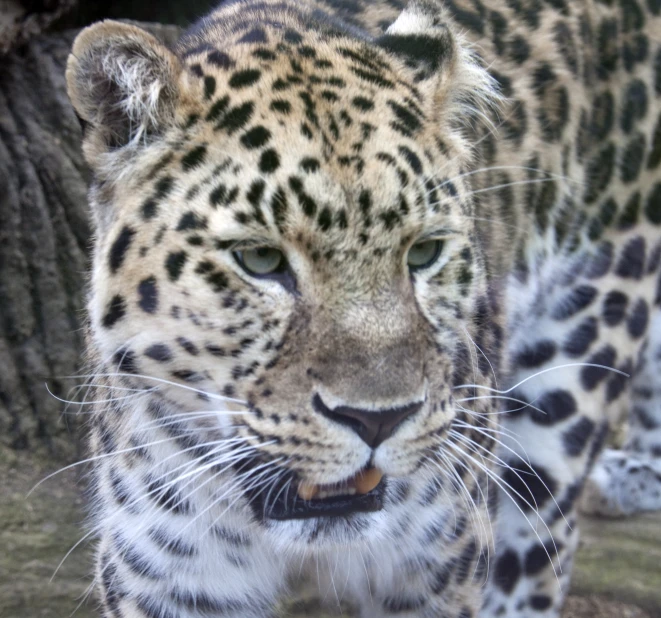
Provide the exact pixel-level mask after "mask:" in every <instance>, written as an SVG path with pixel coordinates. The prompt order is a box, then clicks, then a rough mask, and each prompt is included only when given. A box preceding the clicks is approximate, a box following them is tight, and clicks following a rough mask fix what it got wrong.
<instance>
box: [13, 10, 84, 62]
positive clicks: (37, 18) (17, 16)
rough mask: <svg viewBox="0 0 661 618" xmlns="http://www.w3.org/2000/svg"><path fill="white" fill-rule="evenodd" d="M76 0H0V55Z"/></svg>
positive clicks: (42, 30) (48, 23)
mask: <svg viewBox="0 0 661 618" xmlns="http://www.w3.org/2000/svg"><path fill="white" fill-rule="evenodd" d="M76 4H77V0H0V55H2V54H5V53H7V52H8V51H9V50H10V49H11V48H12V47H14V46H15V45H21V44H23V43H26V42H27V41H28V40H29V39H31V38H32V37H34V36H35V35H37V34H39V33H41V32H44V31H45V30H46V29H47V28H48V27H49V26H50V25H51V24H52V23H54V22H55V21H57V20H58V19H60V18H61V17H62V16H63V15H66V14H67V13H68V12H69V11H71V9H72V8H73V7H74V6H75V5H76Z"/></svg>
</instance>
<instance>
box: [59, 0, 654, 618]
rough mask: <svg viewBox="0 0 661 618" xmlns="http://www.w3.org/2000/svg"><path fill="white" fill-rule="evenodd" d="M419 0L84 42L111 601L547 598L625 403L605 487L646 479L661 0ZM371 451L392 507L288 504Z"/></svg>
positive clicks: (407, 611)
mask: <svg viewBox="0 0 661 618" xmlns="http://www.w3.org/2000/svg"><path fill="white" fill-rule="evenodd" d="M400 4H401V3H400V2H398V1H397V0H391V1H388V2H383V3H376V2H362V3H361V2H350V3H349V2H340V1H338V2H333V1H331V0H329V2H325V3H321V2H311V1H307V0H301V1H300V2H297V1H295V0H262V1H257V0H241V1H232V2H225V3H223V4H221V5H220V7H219V8H218V9H217V10H216V11H215V12H213V13H212V14H211V15H209V16H208V17H207V18H205V19H204V20H202V21H201V22H200V23H199V24H198V25H197V26H195V27H194V28H192V29H191V30H190V31H189V32H188V33H187V34H186V35H184V37H183V38H182V39H181V41H180V43H179V44H178V46H177V47H176V49H174V50H172V51H171V50H168V49H166V48H165V47H163V46H161V45H160V44H159V43H157V42H156V41H155V40H154V39H152V38H151V37H149V35H147V34H146V33H144V32H142V31H141V30H139V29H137V28H135V27H133V26H127V25H121V24H116V23H112V22H106V23H103V24H100V25H97V26H93V27H92V28H90V29H88V30H86V31H84V32H83V33H82V34H81V35H80V37H79V39H78V40H77V42H76V44H75V46H74V50H73V53H72V56H71V59H70V63H69V68H68V82H69V89H70V94H71V98H72V101H73V103H74V106H75V107H76V110H77V112H78V114H79V115H80V116H81V117H82V119H83V120H84V121H86V123H87V124H88V125H89V126H88V127H87V133H86V137H85V144H84V147H85V153H86V156H87V158H88V161H89V162H90V164H91V165H92V167H93V169H94V173H95V177H94V184H93V187H92V191H91V201H92V209H93V212H94V215H95V219H96V226H97V236H96V243H95V259H94V269H93V274H92V281H91V295H90V302H89V309H90V335H89V350H90V357H91V360H92V362H93V364H94V373H95V376H96V377H95V382H96V384H97V387H98V388H97V390H96V398H97V400H98V401H97V402H96V403H95V404H94V405H95V410H94V415H93V419H94V422H93V430H92V438H91V446H92V452H93V454H94V455H95V456H97V459H96V463H95V479H96V480H95V489H94V494H95V498H96V502H95V505H94V517H95V524H96V526H97V530H98V534H99V544H98V570H97V581H98V589H99V592H100V598H101V603H102V607H103V610H102V612H103V615H104V616H106V617H107V618H110V617H113V618H119V617H126V618H129V617H130V618H202V617H209V618H210V617H220V616H228V617H236V618H239V617H241V618H250V617H252V618H257V617H259V618H263V617H265V616H273V615H275V612H276V606H277V603H278V600H279V599H281V598H283V597H284V596H286V595H287V594H288V590H289V589H290V585H291V584H292V582H293V581H294V580H295V579H296V577H297V575H298V574H300V573H301V572H312V573H313V574H314V575H313V579H314V578H316V579H318V581H319V585H320V587H321V588H322V596H325V598H326V599H327V600H328V601H329V602H330V603H331V604H333V603H334V602H336V601H337V600H338V599H347V600H349V601H351V602H352V603H353V604H354V605H355V606H356V607H357V610H358V611H359V613H360V616H362V617H363V618H367V617H374V618H380V617H385V616H399V617H405V616H408V617H417V618H423V617H432V616H434V617H441V616H442V617H444V618H471V617H475V616H478V615H480V616H483V618H491V617H495V616H505V617H507V618H515V617H523V616H540V617H547V618H548V617H552V616H558V614H559V611H560V608H561V605H562V599H563V595H564V593H565V592H566V589H567V584H568V578H569V575H570V572H571V561H572V556H573V552H574V550H575V547H576V542H577V532H576V526H575V509H576V501H577V498H578V496H579V495H580V493H581V489H582V487H583V485H584V484H585V481H586V478H587V477H588V475H589V474H590V470H591V469H593V464H594V462H595V459H596V458H597V456H598V454H599V452H600V450H601V448H602V445H603V442H604V438H605V436H606V434H607V429H608V425H609V423H610V422H612V421H613V419H614V418H615V417H616V415H617V413H619V411H620V410H621V409H623V408H626V409H631V410H632V411H633V415H632V417H633V421H632V424H631V430H630V439H629V443H628V445H627V447H626V450H625V451H623V452H621V453H617V454H613V453H611V454H610V455H609V456H608V458H606V459H605V460H604V462H605V463H604V464H603V465H600V464H599V463H597V465H596V467H595V468H594V472H593V474H592V476H591V477H590V495H592V496H594V499H593V502H592V504H593V506H594V508H595V509H596V510H600V511H605V512H608V513H613V512H632V511H635V510H637V509H640V508H661V497H660V494H659V492H660V487H661V481H660V480H659V478H661V477H660V475H659V472H660V470H659V468H660V467H661V466H660V465H659V461H660V459H661V391H660V390H659V386H658V383H657V382H658V379H657V380H656V381H655V376H657V378H658V375H659V372H660V370H661V341H659V339H660V336H659V332H661V317H660V316H661V312H660V311H659V304H660V301H661V299H660V295H661V279H660V276H659V273H660V263H661V2H659V1H658V0H614V1H612V2H593V1H589V0H585V1H577V2H573V1H572V2H570V1H568V0H567V1H565V0H556V1H554V2H551V1H548V2H542V1H541V0H470V1H468V0H466V2H461V1H458V2H450V1H447V2H441V1H432V0H413V1H412V2H411V3H410V4H409V5H408V6H407V7H406V8H405V9H404V7H403V6H400ZM402 10H403V11H404V12H402ZM391 24H392V25H391ZM386 27H389V29H388V31H387V33H385V32H384V28H386ZM425 243H426V244H425ZM430 243H431V245H430ZM420 246H425V247H426V246H434V247H436V248H437V249H440V251H437V252H436V254H434V256H433V258H432V259H430V260H429V261H428V262H427V263H425V265H424V267H416V268H413V267H410V268H409V266H408V265H407V260H408V264H411V259H410V255H411V252H413V251H415V250H417V249H416V248H418V249H419V247H420ZM251 247H272V248H275V249H276V250H278V251H280V252H282V255H284V256H286V262H283V264H285V266H282V267H279V270H276V271H273V272H271V273H268V274H265V275H260V276H256V275H255V272H254V271H250V270H249V269H248V270H246V268H245V266H246V264H245V263H243V266H242V265H241V263H240V259H244V258H243V257H241V256H244V254H245V252H250V251H251ZM253 253H255V254H256V253H258V252H255V251H253ZM267 253H268V252H267ZM260 255H261V254H260ZM407 256H409V257H407ZM237 260H239V261H237ZM655 325H656V327H655ZM611 368H612V369H615V370H616V371H612V370H611ZM625 374H631V375H632V376H633V378H632V382H631V384H630V382H629V380H628V379H627V377H626V375H625ZM322 402H323V403H322ZM407 406H409V407H410V406H413V408H415V412H414V413H413V412H408V413H407V416H406V418H404V420H402V421H401V423H399V424H398V425H397V424H393V426H392V427H390V428H389V430H388V433H387V435H385V436H384V439H383V440H382V441H380V442H379V441H372V442H370V440H368V439H366V438H365V435H364V434H363V433H361V432H363V430H365V427H366V425H365V424H361V422H362V421H356V420H355V419H357V418H360V419H365V418H369V419H373V418H375V417H378V418H379V419H380V418H383V419H386V418H390V416H389V415H392V414H393V413H394V412H393V411H395V412H397V414H400V411H401V410H404V409H406V410H409V407H407ZM413 408H410V409H411V410H412V409H413ZM347 411H349V412H347ZM347 414H353V415H354V416H353V417H352V418H353V419H354V420H351V421H348V420H347V418H348V417H347ZM369 422H372V421H371V420H369V421H365V423H369ZM379 422H380V421H379ZM384 423H385V421H384ZM383 426H384V425H383V424H382V425H379V427H380V428H379V432H381V431H382V430H383ZM366 466H368V467H371V468H378V469H379V470H381V471H382V472H383V473H384V474H385V477H384V480H383V481H382V483H383V484H382V486H381V487H383V488H384V489H383V505H382V506H383V508H381V509H380V510H373V511H366V512H356V513H352V514H349V515H335V516H320V517H312V518H306V519H287V520H281V519H277V518H274V517H270V516H269V513H271V514H272V513H273V511H269V509H270V508H272V507H273V505H274V504H275V503H277V502H278V500H280V501H282V500H283V496H284V500H285V502H286V500H287V499H289V498H288V497H289V496H290V494H292V492H294V493H295V489H296V487H297V486H302V485H299V484H300V483H307V484H313V485H322V484H324V485H325V484H332V483H339V482H342V481H343V480H345V479H348V478H350V477H353V476H354V475H355V474H356V473H357V472H358V471H360V470H361V469H364V468H365V467H366ZM637 477H638V478H643V479H644V481H643V482H642V484H641V483H640V482H638V481H636V482H632V479H634V478H637ZM641 487H642V490H641ZM292 495H293V494H292ZM292 500H294V498H292ZM485 580H488V584H487V585H486V586H485V585H484V582H485Z"/></svg>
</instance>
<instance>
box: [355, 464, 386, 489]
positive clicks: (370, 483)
mask: <svg viewBox="0 0 661 618" xmlns="http://www.w3.org/2000/svg"><path fill="white" fill-rule="evenodd" d="M382 478H383V472H381V470H379V469H378V468H369V469H368V470H365V472H363V473H361V474H359V475H358V476H356V480H355V485H356V492H358V493H359V494H366V493H368V492H370V491H372V490H373V489H374V488H375V487H376V486H377V485H378V484H379V483H380V482H381V479H382Z"/></svg>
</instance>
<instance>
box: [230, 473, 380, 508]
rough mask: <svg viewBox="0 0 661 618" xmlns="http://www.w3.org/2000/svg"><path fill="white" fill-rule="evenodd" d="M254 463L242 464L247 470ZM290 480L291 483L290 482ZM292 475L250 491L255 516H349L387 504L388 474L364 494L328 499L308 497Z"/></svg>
mask: <svg viewBox="0 0 661 618" xmlns="http://www.w3.org/2000/svg"><path fill="white" fill-rule="evenodd" d="M249 465H251V462H248V463H246V462H244V464H243V465H242V466H241V468H243V471H244V472H245V470H246V467H247V466H249ZM244 466H246V467H244ZM288 481H289V482H288ZM296 486H297V483H296V480H295V478H294V476H293V474H292V476H291V477H290V478H289V479H284V480H283V481H281V482H280V483H279V485H278V486H277V487H270V488H268V489H266V490H257V491H248V492H247V496H248V499H249V502H250V505H251V507H252V509H253V512H254V514H255V517H256V518H257V519H260V520H262V521H265V520H276V521H288V520H294V519H312V518H320V517H328V518H333V517H349V516H351V515H354V514H357V513H373V512H376V511H380V510H381V509H383V507H384V502H385V501H384V497H385V491H386V487H387V479H386V478H385V477H384V478H382V479H381V481H380V482H379V484H378V485H377V486H376V487H374V488H373V489H372V490H371V491H368V492H366V493H364V494H358V493H355V494H353V495H336V496H332V497H327V498H320V499H315V498H312V499H310V500H304V499H303V498H301V497H300V496H299V495H298V493H297V491H296V489H295V488H296Z"/></svg>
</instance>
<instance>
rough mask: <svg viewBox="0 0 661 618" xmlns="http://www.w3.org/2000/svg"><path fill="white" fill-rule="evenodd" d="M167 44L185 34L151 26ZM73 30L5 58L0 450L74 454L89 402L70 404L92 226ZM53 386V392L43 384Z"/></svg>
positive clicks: (0, 91) (0, 154)
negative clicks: (71, 79)
mask: <svg viewBox="0 0 661 618" xmlns="http://www.w3.org/2000/svg"><path fill="white" fill-rule="evenodd" d="M149 29H150V30H151V31H152V33H153V34H155V35H156V36H159V37H160V38H162V39H163V40H165V41H166V42H172V41H173V40H175V39H176V36H177V32H178V30H177V29H176V28H174V27H169V26H154V27H150V28H149ZM75 35H76V32H75V31H67V32H65V33H60V34H57V35H45V36H40V37H38V38H35V39H33V40H32V41H30V42H29V43H27V44H26V45H25V46H23V47H21V48H17V49H15V50H14V51H12V52H11V53H10V54H8V55H6V56H5V57H4V58H3V59H2V62H1V63H0V450H2V448H13V449H30V451H31V452H33V453H35V454H37V453H39V452H42V453H43V454H45V455H46V454H47V455H49V456H55V457H57V458H58V459H70V458H71V457H73V456H74V455H75V453H76V451H77V445H76V440H75V437H74V436H75V431H74V430H75V428H76V427H77V426H78V425H79V424H80V423H79V419H81V420H84V418H85V414H84V413H85V411H86V408H85V406H69V410H68V413H67V414H63V411H64V409H65V406H64V405H63V404H62V402H60V401H59V400H58V399H56V398H55V397H53V396H52V395H51V394H49V392H48V390H49V389H50V390H51V391H52V393H53V394H54V395H55V396H56V397H63V398H66V399H69V398H71V395H70V393H71V392H72V390H71V389H72V388H74V387H76V386H77V385H78V384H81V383H82V382H83V381H84V380H83V378H78V379H71V378H70V377H68V376H74V375H76V374H77V373H80V371H81V369H82V368H83V363H81V354H82V343H83V324H84V298H85V281H86V271H87V268H88V264H89V249H90V231H91V230H90V222H89V218H88V212H87V185H88V181H89V170H88V169H87V166H86V165H85V162H84V160H83V157H82V153H81V148H80V142H81V131H80V125H79V123H78V120H77V119H76V116H75V114H74V112H73V109H72V107H71V105H70V103H69V100H68V98H67V94H66V86H65V80H64V69H65V65H66V59H67V55H68V53H69V50H70V48H71V44H72V43H73V40H74V38H75ZM46 385H48V388H47V387H46Z"/></svg>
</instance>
